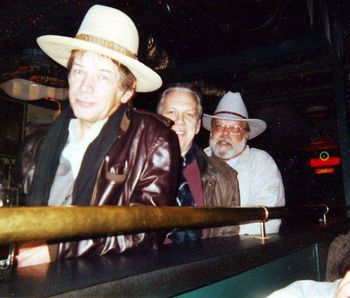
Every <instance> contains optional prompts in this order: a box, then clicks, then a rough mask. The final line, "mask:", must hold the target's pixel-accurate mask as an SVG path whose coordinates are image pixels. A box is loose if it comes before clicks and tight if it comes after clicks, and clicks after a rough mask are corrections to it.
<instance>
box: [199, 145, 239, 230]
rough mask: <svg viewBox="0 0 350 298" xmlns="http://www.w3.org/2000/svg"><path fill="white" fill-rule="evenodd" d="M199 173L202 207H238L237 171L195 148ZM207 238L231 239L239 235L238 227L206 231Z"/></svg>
mask: <svg viewBox="0 0 350 298" xmlns="http://www.w3.org/2000/svg"><path fill="white" fill-rule="evenodd" d="M195 148H196V151H195V154H196V158H197V162H198V166H199V170H200V172H201V180H202V189H203V196H204V205H205V206H206V207H239V205H240V195H239V185H238V179H237V171H235V170H234V169H233V168H231V167H230V166H229V165H228V164H227V163H226V162H224V161H222V160H220V159H219V158H217V157H215V156H211V157H209V156H207V155H206V154H205V153H204V152H203V151H202V150H201V149H200V148H198V147H197V146H195ZM207 231H208V234H207V237H232V236H235V235H238V234H239V226H238V225H235V226H226V227H219V228H211V229H208V230H207Z"/></svg>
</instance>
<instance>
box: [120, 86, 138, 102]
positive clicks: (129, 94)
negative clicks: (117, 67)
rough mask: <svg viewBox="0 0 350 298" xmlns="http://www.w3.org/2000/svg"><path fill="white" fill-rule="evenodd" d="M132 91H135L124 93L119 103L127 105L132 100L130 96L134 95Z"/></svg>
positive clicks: (132, 90)
mask: <svg viewBox="0 0 350 298" xmlns="http://www.w3.org/2000/svg"><path fill="white" fill-rule="evenodd" d="M134 90H135V89H131V90H127V91H124V93H123V95H122V97H121V98H120V101H121V102H122V103H127V102H128V101H129V100H130V99H131V98H132V96H133V95H134V92H135V91H134Z"/></svg>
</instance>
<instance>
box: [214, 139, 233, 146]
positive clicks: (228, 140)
mask: <svg viewBox="0 0 350 298" xmlns="http://www.w3.org/2000/svg"><path fill="white" fill-rule="evenodd" d="M219 142H226V143H229V144H231V145H232V142H231V140H230V139H229V138H226V137H219V138H217V139H216V140H215V143H216V144H217V143H219Z"/></svg>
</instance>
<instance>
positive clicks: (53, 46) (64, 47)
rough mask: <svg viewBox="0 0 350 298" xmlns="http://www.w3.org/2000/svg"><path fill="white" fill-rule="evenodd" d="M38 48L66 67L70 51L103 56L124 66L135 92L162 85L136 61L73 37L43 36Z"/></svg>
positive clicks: (153, 73) (148, 70)
mask: <svg viewBox="0 0 350 298" xmlns="http://www.w3.org/2000/svg"><path fill="white" fill-rule="evenodd" d="M37 43H38V45H39V46H40V48H41V49H42V50H43V51H44V52H45V53H46V54H47V55H48V56H49V57H50V58H52V59H53V60H54V61H56V62H57V63H59V64H61V65H62V66H64V67H67V64H68V59H69V57H70V55H71V52H72V50H76V49H77V50H85V51H91V52H94V53H97V54H101V55H104V56H106V57H109V58H111V59H113V60H116V61H118V62H119V63H121V64H123V65H124V66H126V67H127V68H128V69H129V70H130V71H131V72H132V73H133V75H134V76H135V77H136V79H137V82H136V91H137V92H151V91H155V90H157V89H158V88H160V87H161V85H162V79H161V77H160V76H159V75H158V74H157V73H156V72H155V71H153V70H152V69H150V68H149V67H147V66H146V65H144V64H143V63H141V62H139V61H138V60H137V59H134V58H131V57H129V56H126V55H124V54H122V53H119V52H117V51H115V50H112V49H108V48H106V47H103V46H100V45H98V44H95V43H92V42H89V41H84V40H80V39H77V38H73V37H66V36H59V35H44V36H41V37H39V38H38V39H37Z"/></svg>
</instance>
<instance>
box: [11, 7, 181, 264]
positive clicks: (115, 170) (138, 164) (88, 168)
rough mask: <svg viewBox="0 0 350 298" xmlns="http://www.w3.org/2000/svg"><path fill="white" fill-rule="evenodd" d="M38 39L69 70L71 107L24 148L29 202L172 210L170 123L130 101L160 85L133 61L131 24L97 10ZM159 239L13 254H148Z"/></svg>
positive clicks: (26, 259) (25, 259)
mask: <svg viewBox="0 0 350 298" xmlns="http://www.w3.org/2000/svg"><path fill="white" fill-rule="evenodd" d="M37 41H38V44H39V46H40V47H41V48H42V50H43V51H44V52H45V53H47V54H48V55H49V56H50V57H51V58H52V59H53V60H55V61H56V62H58V63H59V64H61V65H63V66H64V67H67V68H68V72H69V74H68V83H69V102H70V107H69V108H67V109H66V110H65V111H63V112H62V113H61V115H60V116H59V117H58V118H57V119H56V120H55V122H54V123H53V125H52V126H51V127H50V128H49V130H48V131H47V133H46V134H45V135H44V136H40V135H39V136H37V137H34V138H32V139H31V143H32V144H29V145H28V144H27V148H38V150H32V152H29V154H28V152H27V154H26V160H25V163H24V165H23V176H24V181H26V183H25V189H26V190H27V192H28V196H27V204H28V205H31V206H38V205H49V206H62V205H92V206H100V205H127V206H133V205H150V206H158V205H174V204H175V200H174V198H175V191H176V181H177V177H178V163H179V156H180V151H179V146H178V142H177V136H176V134H175V133H174V132H173V131H172V130H171V129H170V128H171V121H169V120H167V119H165V118H163V117H161V116H158V115H156V114H151V113H148V112H141V111H137V110H135V109H131V108H130V107H128V105H127V103H128V102H129V101H130V100H131V98H132V96H133V95H134V93H135V91H139V92H149V91H153V90H156V89H158V88H159V87H160V86H161V84H162V81H161V78H160V77H159V76H158V75H157V74H156V73H155V72H154V71H153V70H151V69H150V68H148V67H147V66H145V65H144V64H142V63H141V62H139V61H138V60H137V51H138V42H139V38H138V32H137V29H136V27H135V25H134V23H133V22H132V20H131V19H130V18H129V17H128V16H127V15H125V14H124V13H123V12H121V11H119V10H117V9H114V8H110V7H106V6H101V5H95V6H93V7H92V8H90V10H89V11H88V12H87V14H86V15H85V18H84V20H83V22H82V24H81V26H80V28H79V31H78V33H77V35H76V36H75V37H73V38H71V37H64V36H55V35H47V36H41V37H39V38H38V40H37ZM39 141H40V143H39ZM33 142H34V144H35V146H34V147H33ZM30 145H31V147H30ZM38 146H39V147H38ZM24 152H26V151H25V150H24ZM164 236H165V235H164V233H163V234H162V233H148V234H145V233H140V234H134V235H119V236H116V237H106V238H100V239H88V240H82V241H70V242H61V243H58V244H55V245H50V246H48V245H46V244H45V243H40V245H39V244H38V245H35V246H34V247H33V248H30V249H28V248H23V249H21V248H20V249H19V254H18V256H17V260H18V264H19V266H26V265H32V264H35V263H40V262H41V263H42V262H49V261H52V260H55V259H61V258H68V257H79V256H85V255H89V254H99V255H103V254H106V253H108V252H111V251H113V252H116V253H121V252H124V251H126V250H129V249H134V248H135V247H142V248H145V247H149V248H155V247H157V246H158V245H160V244H161V243H162V242H163V240H164ZM48 249H49V250H48ZM48 252H50V254H48Z"/></svg>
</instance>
